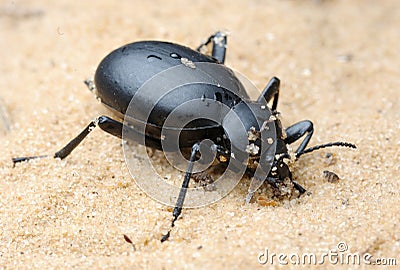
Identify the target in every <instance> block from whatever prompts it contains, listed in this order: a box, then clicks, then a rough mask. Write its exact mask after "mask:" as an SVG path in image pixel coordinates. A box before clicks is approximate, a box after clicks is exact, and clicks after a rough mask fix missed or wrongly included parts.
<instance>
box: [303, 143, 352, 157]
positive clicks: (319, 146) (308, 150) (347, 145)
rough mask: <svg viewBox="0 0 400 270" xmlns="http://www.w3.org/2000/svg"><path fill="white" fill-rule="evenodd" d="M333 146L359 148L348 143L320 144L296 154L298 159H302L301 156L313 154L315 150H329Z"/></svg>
mask: <svg viewBox="0 0 400 270" xmlns="http://www.w3.org/2000/svg"><path fill="white" fill-rule="evenodd" d="M332 146H340V147H349V148H357V146H356V145H355V144H352V143H348V142H331V143H325V144H320V145H316V146H313V147H309V148H307V149H305V150H303V151H301V152H299V153H296V158H298V157H300V156H301V155H304V154H307V153H311V152H313V151H315V150H319V149H322V148H327V147H332Z"/></svg>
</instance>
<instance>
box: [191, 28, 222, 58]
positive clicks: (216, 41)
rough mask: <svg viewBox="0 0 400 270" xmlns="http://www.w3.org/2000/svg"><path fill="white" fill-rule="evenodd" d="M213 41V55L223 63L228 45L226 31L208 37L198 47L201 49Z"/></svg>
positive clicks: (198, 49)
mask: <svg viewBox="0 0 400 270" xmlns="http://www.w3.org/2000/svg"><path fill="white" fill-rule="evenodd" d="M211 41H212V43H213V46H212V54H211V55H212V57H214V58H215V59H217V60H218V61H219V62H220V63H221V64H223V63H224V62H225V55H226V45H227V38H226V33H224V32H217V33H215V34H214V35H211V36H209V37H208V39H207V40H206V42H203V43H202V44H200V46H199V47H198V48H197V51H199V52H200V51H201V49H202V48H203V47H204V46H207V45H208V44H209V43H210V42H211Z"/></svg>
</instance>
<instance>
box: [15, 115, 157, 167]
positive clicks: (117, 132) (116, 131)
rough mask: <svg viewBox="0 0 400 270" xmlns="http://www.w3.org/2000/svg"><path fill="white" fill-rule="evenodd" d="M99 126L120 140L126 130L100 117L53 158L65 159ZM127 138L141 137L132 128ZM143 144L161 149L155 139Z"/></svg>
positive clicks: (19, 159)
mask: <svg viewBox="0 0 400 270" xmlns="http://www.w3.org/2000/svg"><path fill="white" fill-rule="evenodd" d="M96 126H99V127H100V128H101V129H102V130H103V131H105V132H107V133H109V134H111V135H113V136H116V137H118V138H122V129H123V128H124V127H125V128H128V127H127V126H125V125H124V124H122V123H121V122H118V121H116V120H114V119H112V118H110V117H108V116H100V117H98V118H96V119H95V120H93V121H92V122H90V123H89V125H88V126H87V127H86V128H85V129H84V130H82V131H81V133H79V135H78V136H76V137H75V138H74V139H72V140H71V141H70V142H69V143H68V144H67V145H65V146H64V147H63V148H62V149H60V150H59V151H57V152H56V153H55V154H54V156H53V157H54V158H60V159H64V158H66V157H67V156H68V155H69V154H70V153H71V152H72V151H73V150H74V149H75V148H76V147H77V146H78V145H79V144H80V143H81V142H82V141H83V140H84V139H85V138H86V136H87V135H89V133H90V132H91V131H92V130H93V129H94V128H95V127H96ZM127 131H128V132H127V136H128V138H129V139H132V140H135V138H143V135H142V134H141V133H139V132H137V131H135V130H134V129H132V128H128V129H127ZM145 142H146V146H149V147H152V148H156V149H161V145H160V142H158V141H157V140H155V139H152V138H150V137H148V136H146V137H145ZM44 157H47V155H44V156H30V157H17V158H13V159H12V161H13V163H14V164H15V163H18V162H23V161H27V160H31V159H36V158H44Z"/></svg>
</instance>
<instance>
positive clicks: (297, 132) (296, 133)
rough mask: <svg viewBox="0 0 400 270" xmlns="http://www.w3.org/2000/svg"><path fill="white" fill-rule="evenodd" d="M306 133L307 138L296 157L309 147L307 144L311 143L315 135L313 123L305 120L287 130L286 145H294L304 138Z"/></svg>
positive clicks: (297, 151)
mask: <svg viewBox="0 0 400 270" xmlns="http://www.w3.org/2000/svg"><path fill="white" fill-rule="evenodd" d="M306 133H307V135H306V137H305V138H304V140H303V141H302V142H301V144H300V146H299V147H298V148H297V149H296V155H297V154H298V153H300V152H302V151H303V150H304V149H305V148H306V147H307V144H308V143H309V142H310V139H311V137H312V135H313V133H314V126H313V123H312V122H311V121H309V120H303V121H301V122H298V123H296V124H293V125H291V126H290V127H288V128H287V129H286V136H287V137H286V139H285V143H286V144H292V143H293V142H295V141H297V140H298V139H300V138H301V137H303V135H304V134H306Z"/></svg>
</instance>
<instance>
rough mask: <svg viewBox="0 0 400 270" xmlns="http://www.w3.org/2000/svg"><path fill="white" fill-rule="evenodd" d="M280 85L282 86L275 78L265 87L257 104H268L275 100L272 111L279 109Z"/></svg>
mask: <svg viewBox="0 0 400 270" xmlns="http://www.w3.org/2000/svg"><path fill="white" fill-rule="evenodd" d="M279 85H280V80H279V79H278V78H277V77H273V78H272V79H271V80H270V81H269V82H268V84H267V86H265V88H264V90H263V91H262V92H261V94H260V96H259V97H258V99H257V102H260V103H263V102H265V103H268V102H270V101H271V99H274V100H273V103H272V107H271V109H272V111H275V110H276V107H278V97H279Z"/></svg>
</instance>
